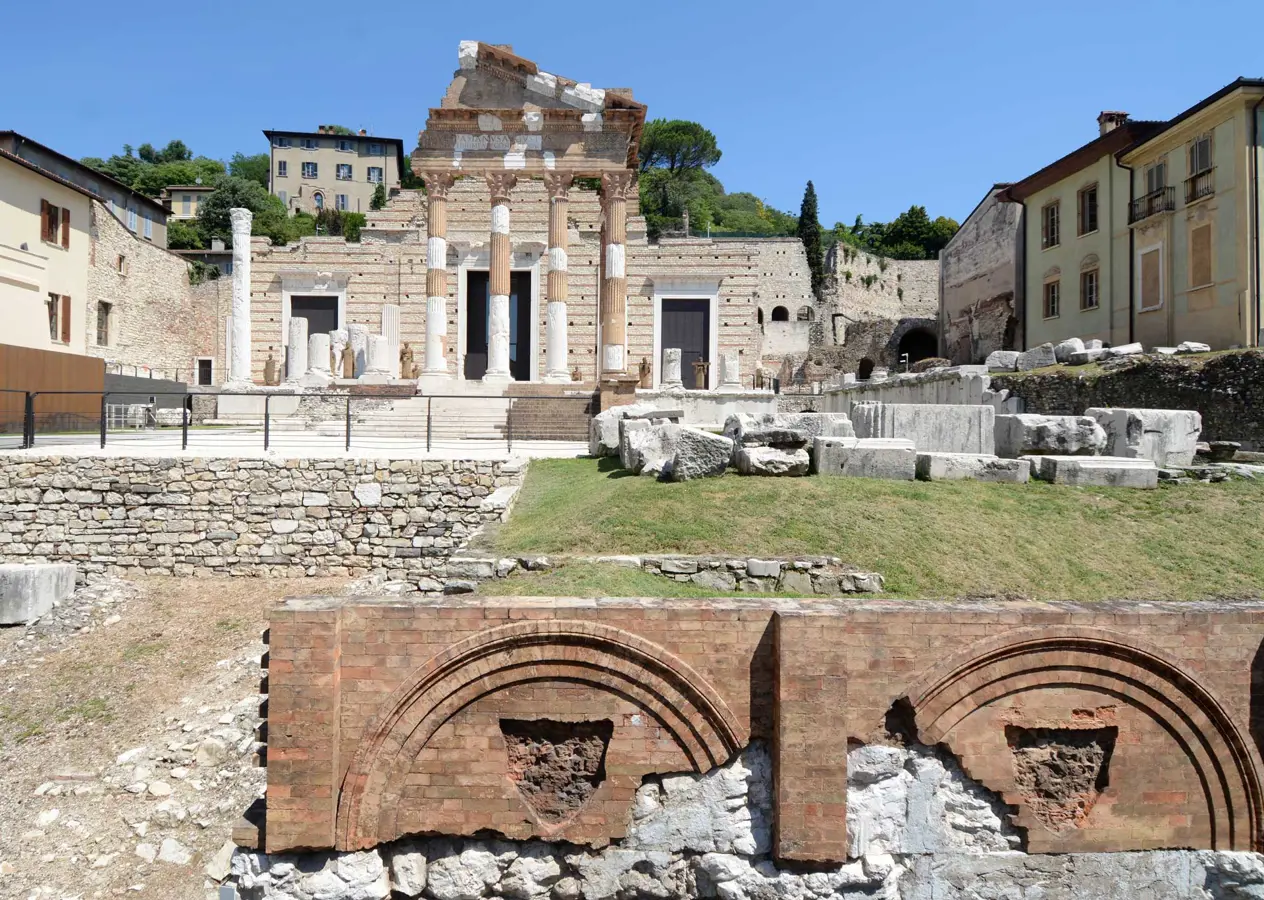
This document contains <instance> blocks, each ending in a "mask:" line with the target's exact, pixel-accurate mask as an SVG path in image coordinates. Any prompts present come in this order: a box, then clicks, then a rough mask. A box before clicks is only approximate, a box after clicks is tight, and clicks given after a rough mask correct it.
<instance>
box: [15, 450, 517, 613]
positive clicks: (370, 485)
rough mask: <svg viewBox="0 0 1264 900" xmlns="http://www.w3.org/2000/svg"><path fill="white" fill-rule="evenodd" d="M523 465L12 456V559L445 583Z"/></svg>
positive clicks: (128, 569) (137, 569) (98, 568)
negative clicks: (453, 561) (451, 561)
mask: <svg viewBox="0 0 1264 900" xmlns="http://www.w3.org/2000/svg"><path fill="white" fill-rule="evenodd" d="M521 478H522V466H521V464H520V463H516V462H490V461H477V462H476V461H461V460H443V461H421V460H393V461H392V460H343V459H329V460H321V459H301V460H297V459H290V460H286V459H273V458H267V459H238V458H223V459H200V458H180V459H150V458H137V457H92V456H86V457H59V456H55V455H47V456H26V455H21V456H17V455H10V456H5V457H0V562H27V563H29V562H74V563H75V564H76V565H78V566H79V569H80V571H81V572H82V573H85V574H108V575H119V576H126V577H132V576H136V575H140V574H155V575H211V574H219V575H264V576H274V577H296V576H304V575H309V576H315V575H351V576H362V575H373V574H382V575H385V577H386V578H387V579H388V580H391V581H407V582H411V583H412V584H414V585H415V586H416V587H417V588H419V589H420V590H423V591H440V590H442V588H443V585H442V581H441V579H443V578H444V577H445V576H446V571H445V570H446V565H447V559H448V557H449V556H450V555H451V554H452V552H453V551H454V550H456V549H458V548H459V547H461V546H462V545H463V544H464V542H465V541H466V540H467V539H468V537H469V536H470V534H471V533H473V532H474V531H476V530H477V529H478V528H480V527H481V526H483V525H484V524H486V523H488V522H490V521H494V520H497V519H500V518H501V517H502V516H503V515H504V513H505V510H506V503H505V501H504V500H503V498H504V496H505V495H506V494H507V493H511V492H512V491H514V489H515V488H516V486H517V485H520V484H521Z"/></svg>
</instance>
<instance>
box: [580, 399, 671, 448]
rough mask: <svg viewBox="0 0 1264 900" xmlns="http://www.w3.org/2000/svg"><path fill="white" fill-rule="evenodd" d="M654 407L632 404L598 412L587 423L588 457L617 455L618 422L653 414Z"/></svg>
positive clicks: (647, 404) (644, 404)
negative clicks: (636, 416)
mask: <svg viewBox="0 0 1264 900" xmlns="http://www.w3.org/2000/svg"><path fill="white" fill-rule="evenodd" d="M655 409H656V407H655V406H653V405H652V404H649V403H632V404H629V405H627V406H614V407H611V408H610V409H607V410H606V411H605V412H599V413H597V415H595V416H593V417H592V421H591V422H589V423H588V455H589V456H618V455H619V422H620V420H622V419H626V418H627V417H628V416H635V415H639V414H641V413H649V412H654V411H655Z"/></svg>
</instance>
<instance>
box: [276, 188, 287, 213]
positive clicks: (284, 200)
mask: <svg viewBox="0 0 1264 900" xmlns="http://www.w3.org/2000/svg"><path fill="white" fill-rule="evenodd" d="M277 197H278V198H279V199H280V201H281V205H282V206H284V207H285V208H286V209H289V205H288V204H289V194H287V193H286V192H285V191H277Z"/></svg>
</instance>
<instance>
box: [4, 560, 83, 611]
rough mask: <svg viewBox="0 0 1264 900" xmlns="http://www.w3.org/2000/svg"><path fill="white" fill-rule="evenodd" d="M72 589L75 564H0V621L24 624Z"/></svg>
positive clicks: (49, 607)
mask: <svg viewBox="0 0 1264 900" xmlns="http://www.w3.org/2000/svg"><path fill="white" fill-rule="evenodd" d="M74 590H75V567H74V566H72V565H69V564H66V563H32V564H26V563H6V564H4V565H0V625H28V624H30V623H31V622H34V621H35V620H36V619H38V618H40V617H41V616H43V615H45V614H46V613H47V612H48V611H49V610H51V609H52V608H53V606H54V605H56V604H58V603H61V602H62V601H64V600H65V599H66V598H67V597H69V596H70V595H71V594H73V593H74Z"/></svg>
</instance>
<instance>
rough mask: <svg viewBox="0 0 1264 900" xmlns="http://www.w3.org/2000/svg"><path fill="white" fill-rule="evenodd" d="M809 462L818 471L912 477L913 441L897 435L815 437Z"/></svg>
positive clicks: (869, 475) (849, 474) (868, 475)
mask: <svg viewBox="0 0 1264 900" xmlns="http://www.w3.org/2000/svg"><path fill="white" fill-rule="evenodd" d="M812 456H813V465H814V467H815V470H816V472H817V474H819V475H833V476H840V475H841V476H845V477H857V478H891V479H896V480H899V481H912V480H913V479H914V478H915V477H916V475H917V451H916V450H915V449H914V447H913V442H912V441H909V440H901V439H899V438H823V437H821V438H817V439H816V440H815V441H814V442H813V452H812Z"/></svg>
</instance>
